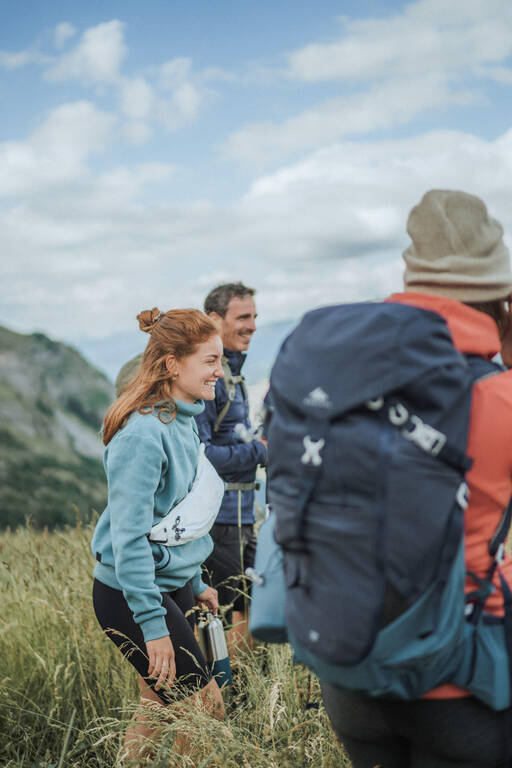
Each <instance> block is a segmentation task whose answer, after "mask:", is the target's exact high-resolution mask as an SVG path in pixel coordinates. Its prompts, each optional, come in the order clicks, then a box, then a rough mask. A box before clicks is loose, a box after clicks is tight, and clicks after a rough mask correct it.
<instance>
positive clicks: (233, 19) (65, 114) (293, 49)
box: [0, 0, 512, 341]
mask: <svg viewBox="0 0 512 768" xmlns="http://www.w3.org/2000/svg"><path fill="white" fill-rule="evenodd" d="M51 6H52V7H51V8H47V9H41V8H39V5H38V4H37V3H36V2H35V0H29V1H28V2H27V3H26V4H24V5H23V6H20V7H17V6H16V7H14V6H12V7H10V8H9V11H8V12H7V14H6V18H5V23H4V25H3V29H2V31H1V33H0V82H1V88H2V94H3V103H4V114H5V117H3V119H2V121H1V125H0V247H1V253H2V281H1V288H0V323H1V324H4V325H7V326H8V327H10V328H13V329H14V330H19V331H23V332H29V331H33V330H40V331H44V332H45V333H48V334H49V335H51V336H53V337H55V338H61V339H65V340H69V341H72V340H73V339H77V338H79V337H91V338H92V337H97V338H102V337H105V336H108V335H110V334H113V333H117V332H120V331H125V330H132V329H133V327H134V316H135V315H136V314H137V312H138V311H140V310H141V309H143V308H145V307H152V306H155V305H157V306H159V307H160V308H161V309H164V310H165V309H168V308H170V307H171V306H187V305H188V306H200V305H201V304H202V299H203V297H204V295H205V293H206V292H207V291H208V290H209V289H210V288H211V287H213V285H215V284H216V283H217V282H220V281H228V280H238V279H242V280H243V281H244V282H246V283H248V284H249V285H253V286H254V287H255V288H256V289H257V290H258V310H259V313H260V319H261V321H262V322H264V323H269V322H273V321H277V320H284V319H288V318H293V317H297V316H298V315H300V314H301V313H302V312H303V311H304V310H305V309H308V308H311V307H314V306H318V305H320V304H323V303H330V302H336V301H352V300H361V299H373V298H378V297H380V296H384V295H386V294H387V293H389V292H391V291H393V290H396V289H400V284H401V274H402V263H401V252H402V250H403V248H404V247H405V246H406V244H407V236H406V232H405V225H406V217H407V213H408V211H409V210H410V208H411V207H412V206H413V205H414V204H415V203H416V202H418V200H419V199H420V197H421V195H422V194H423V193H424V192H425V191H426V190H427V189H429V188H432V187H435V188H459V189H464V190H466V191H468V192H471V193H473V194H477V195H479V196H480V197H482V198H483V199H484V201H485V202H486V204H487V205H488V207H489V210H490V212H491V214H492V215H493V216H495V217H497V218H498V219H500V221H501V222H502V223H503V225H504V227H505V232H506V240H507V242H508V244H509V246H510V245H511V244H512V238H511V233H512V207H511V205H510V203H511V194H510V177H511V172H512V105H511V101H512V100H511V99H510V89H511V87H512V6H511V5H510V3H509V2H507V0H486V2H484V1H483V0H464V2H463V1H462V0H452V2H451V3H450V4H448V5H447V4H446V3H444V2H443V3H441V0H417V2H409V3H406V2H383V3H376V2H371V1H370V0H364V1H361V2H358V3H355V2H347V3H344V4H343V16H340V13H339V8H340V4H339V3H336V2H333V1H331V0H329V1H328V2H325V3H322V4H319V5H315V8H313V7H309V4H306V3H293V4H292V2H291V0H288V1H287V2H285V3H283V4H280V8H279V9H277V10H276V9H275V8H274V7H273V5H272V4H270V3H269V2H263V3H261V4H260V5H259V12H257V11H256V10H255V9H252V8H251V9H249V8H248V9H247V10H246V9H242V6H240V5H235V4H234V3H233V2H226V4H225V6H223V14H220V13H219V12H218V9H217V10H216V9H214V8H213V7H212V6H211V5H210V4H207V3H204V4H201V3H196V4H188V5H184V4H182V3H175V4H172V5H171V4H168V3H164V2H162V0H156V2H155V3H154V4H151V5H148V6H146V7H145V8H144V12H143V15H141V14H140V10H138V8H139V6H138V4H137V3H135V2H134V0H127V2H124V3H121V2H119V0H107V1H106V2H103V3H101V4H99V3H98V4H92V6H91V7H90V8H88V9H78V8H76V9H75V8H74V7H72V6H70V5H69V4H67V3H64V2H63V0H57V1H56V2H54V3H52V4H51ZM191 6H192V7H191ZM237 9H238V10H237ZM30 10H32V11H33V13H30ZM22 16H23V19H22Z"/></svg>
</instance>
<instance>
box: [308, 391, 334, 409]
mask: <svg viewBox="0 0 512 768" xmlns="http://www.w3.org/2000/svg"><path fill="white" fill-rule="evenodd" d="M302 402H303V403H304V405H312V406H314V407H315V408H330V407H331V405H332V403H331V398H330V397H329V395H328V394H327V392H325V391H324V390H323V389H322V387H317V388H316V389H313V390H312V391H311V392H310V393H309V395H307V396H306V397H305V398H304V400H303V401H302Z"/></svg>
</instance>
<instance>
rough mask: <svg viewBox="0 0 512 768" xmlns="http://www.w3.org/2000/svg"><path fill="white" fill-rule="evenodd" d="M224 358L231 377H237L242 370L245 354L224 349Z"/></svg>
mask: <svg viewBox="0 0 512 768" xmlns="http://www.w3.org/2000/svg"><path fill="white" fill-rule="evenodd" d="M224 357H226V358H227V361H228V363H229V368H230V370H231V373H232V374H233V376H238V374H239V373H240V371H241V370H242V368H243V365H244V363H245V358H246V357H247V354H246V353H245V352H234V351H233V350H231V349H224Z"/></svg>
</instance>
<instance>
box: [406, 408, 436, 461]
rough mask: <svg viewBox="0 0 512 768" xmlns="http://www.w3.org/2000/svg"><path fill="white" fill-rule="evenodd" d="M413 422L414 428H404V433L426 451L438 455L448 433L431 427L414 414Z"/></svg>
mask: <svg viewBox="0 0 512 768" xmlns="http://www.w3.org/2000/svg"><path fill="white" fill-rule="evenodd" d="M411 422H412V424H413V427H412V429H410V430H408V429H404V430H402V435H403V436H404V437H405V438H406V439H407V440H410V441H411V442H413V443H415V444H416V445H418V446H419V447H420V448H421V449H422V450H424V451H425V452H426V453H430V454H431V455H432V456H437V455H438V454H439V453H440V451H441V450H442V449H443V447H444V445H445V443H446V435H443V433H442V432H439V430H438V429H435V428H434V427H431V426H430V424H425V422H424V421H422V420H421V419H420V417H419V416H415V415H412V416H411Z"/></svg>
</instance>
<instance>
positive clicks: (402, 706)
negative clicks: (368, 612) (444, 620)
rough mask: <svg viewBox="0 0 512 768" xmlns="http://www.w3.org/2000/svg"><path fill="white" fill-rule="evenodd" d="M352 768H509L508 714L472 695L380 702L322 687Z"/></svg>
mask: <svg viewBox="0 0 512 768" xmlns="http://www.w3.org/2000/svg"><path fill="white" fill-rule="evenodd" d="M322 695H323V700H324V704H325V708H326V710H327V714H328V715H329V718H330V720H331V724H332V726H333V728H334V730H335V731H336V734H337V736H338V738H339V740H340V741H341V743H342V744H343V746H344V747H345V749H346V751H347V752H348V755H349V757H350V759H351V760H352V765H353V768H373V766H377V765H378V766H379V768H380V767H381V768H510V766H511V765H512V754H511V751H510V746H511V744H510V741H511V736H512V734H511V732H510V728H511V726H512V717H511V715H512V710H511V709H508V710H505V711H504V712H494V711H493V710H492V709H489V707H487V706H485V704H482V703H481V702H480V701H478V700H477V699H475V698H474V697H473V696H468V697H466V698H459V699H420V700H418V701H407V702H405V701H400V702H398V701H395V702H392V701H384V700H382V699H371V698H369V697H367V696H362V695H360V694H357V693H349V692H346V691H340V690H338V689H336V688H333V687H332V686H329V685H322Z"/></svg>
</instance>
